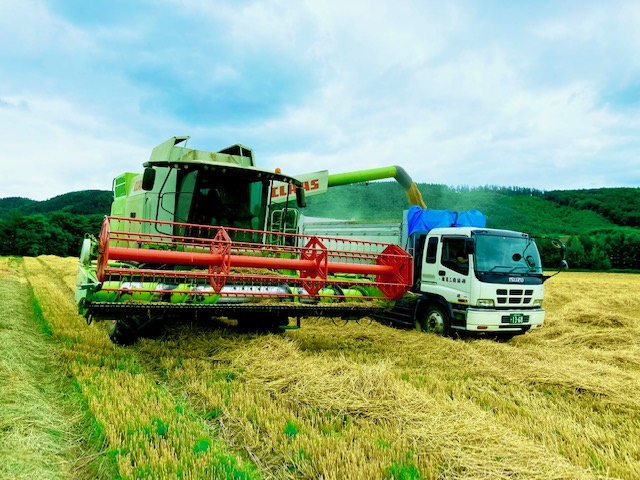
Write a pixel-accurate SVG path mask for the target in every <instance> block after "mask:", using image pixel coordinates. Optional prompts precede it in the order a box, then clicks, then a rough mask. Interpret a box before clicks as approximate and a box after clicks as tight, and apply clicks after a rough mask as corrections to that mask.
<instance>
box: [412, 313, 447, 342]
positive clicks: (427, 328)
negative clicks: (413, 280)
mask: <svg viewBox="0 0 640 480" xmlns="http://www.w3.org/2000/svg"><path fill="white" fill-rule="evenodd" d="M415 326H416V330H418V331H419V332H427V333H435V334H436V335H441V336H443V337H447V336H449V315H448V314H447V313H446V312H445V311H444V309H443V308H441V307H439V306H436V305H429V306H427V308H426V309H424V310H423V312H422V314H420V315H419V316H418V318H417V319H416V321H415Z"/></svg>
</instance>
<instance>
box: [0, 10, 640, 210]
mask: <svg viewBox="0 0 640 480" xmlns="http://www.w3.org/2000/svg"><path fill="white" fill-rule="evenodd" d="M0 8H2V10H3V14H2V15H0V41H2V43H3V45H10V47H9V48H7V49H5V50H4V52H0V72H1V73H2V75H0V128H2V129H3V133H5V136H6V138H8V139H11V140H10V141H9V142H5V144H6V147H5V148H3V153H2V154H1V155H2V157H0V161H1V162H2V163H3V165H8V166H10V167H11V168H9V169H8V171H9V173H8V174H7V176H5V179H3V180H0V182H2V183H0V197H3V196H13V195H19V196H29V197H32V198H38V199H42V198H46V197H48V196H52V195H56V194H60V193H65V192H67V191H71V190H77V189H84V188H109V187H110V184H111V178H112V177H113V176H114V175H116V174H118V173H121V172H122V171H125V170H134V171H136V170H139V169H140V168H141V163H142V162H143V161H144V160H146V158H147V157H148V155H149V152H150V150H151V148H152V147H153V146H155V145H156V144H159V143H161V142H162V141H164V140H166V138H168V137H170V136H172V135H183V134H186V135H191V136H192V141H191V146H193V147H194V148H202V149H211V150H214V149H217V148H222V147H225V146H227V145H229V144H232V143H236V142H238V143H243V144H245V145H248V146H250V147H252V148H254V150H255V154H256V157H257V159H258V163H259V164H260V165H262V166H265V167H267V168H273V167H276V166H279V167H282V168H283V170H284V171H286V172H289V173H303V172H306V171H314V170H318V169H320V168H328V169H329V170H330V171H332V172H344V171H348V170H357V169H365V168H372V167H376V166H383V165H392V164H398V165H402V166H403V167H405V168H406V169H407V171H408V172H409V173H410V174H411V175H412V176H413V177H414V178H415V179H416V180H418V181H422V182H434V183H447V184H461V183H466V184H471V185H483V184H498V185H521V186H532V187H538V188H562V187H563V186H566V187H567V188H569V187H579V186H581V185H582V186H589V187H592V186H594V184H595V186H598V185H601V186H611V185H616V184H618V185H624V184H627V185H628V184H633V182H634V181H635V182H637V183H640V172H639V171H638V168H639V167H637V166H636V165H638V164H640V162H636V157H637V154H636V152H638V151H639V150H640V139H638V137H637V135H636V134H635V132H636V131H637V128H638V126H640V125H639V123H640V122H639V120H638V119H639V115H638V113H639V112H638V105H635V106H634V105H623V106H620V105H616V104H614V102H611V101H608V100H607V99H606V98H607V95H610V94H611V92H612V91H613V92H616V91H618V90H620V91H627V90H625V89H629V88H630V87H629V85H631V86H633V83H632V82H633V81H634V79H637V78H638V68H639V67H640V65H639V64H638V59H639V58H640V55H638V51H639V50H640V34H639V33H638V31H639V30H638V29H637V27H636V25H637V24H638V21H639V20H640V8H639V7H638V6H637V5H636V4H635V3H634V2H629V3H624V4H622V5H621V6H620V8H617V9H613V8H609V7H606V8H605V7H600V6H599V5H598V4H593V3H587V4H586V5H583V4H582V3H579V2H569V3H567V4H564V7H563V8H562V9H560V8H558V9H546V10H545V9H535V8H532V7H525V6H522V7H521V8H523V9H525V8H528V9H529V10H528V11H529V14H524V13H522V14H521V15H520V16H518V17H515V18H512V17H509V18H506V17H507V14H506V13H505V12H504V11H503V10H502V8H501V7H496V6H495V5H494V6H489V7H487V6H486V5H485V4H481V3H479V2H471V3H469V2H435V1H434V2H421V1H410V0H399V1H397V2H380V3H378V4H377V6H376V8H372V7H371V3H370V2H366V1H364V0H358V1H353V2H344V1H343V2H338V1H328V0H307V1H303V2H294V3H291V2H285V1H284V0H270V1H266V0H265V1H256V2H252V1H245V2H208V1H204V0H171V1H170V0H166V1H165V2H162V3H157V4H155V6H154V7H144V8H152V9H154V10H152V11H142V10H140V8H143V7H138V8H135V7H131V9H132V10H131V15H130V16H129V15H127V16H125V17H122V18H124V19H122V18H121V19H120V20H119V21H111V22H109V23H101V22H99V21H95V19H93V20H92V23H90V24H82V22H81V21H79V20H77V19H69V18H66V17H64V16H63V15H62V14H60V13H58V14H54V13H52V11H51V10H50V9H49V7H48V4H47V2H45V1H44V0H41V1H38V0H26V1H24V2H7V1H2V0H0ZM510 8H512V9H517V8H519V7H517V6H512V7H510ZM538 10H539V11H538ZM636 85H637V83H636ZM227 97H231V100H233V101H231V100H229V98H227ZM217 100H219V101H217ZM620 102H622V100H621V101H620ZM239 108H244V109H245V110H246V111H243V112H242V115H240V116H234V115H236V114H237V113H238V112H237V111H234V110H233V109H236V110H237V109H239ZM252 108H254V109H255V111H251V109H252ZM227 119H231V120H229V121H227ZM239 119H240V120H239ZM634 162H635V163H634ZM605 164H606V165H607V166H608V168H603V167H602V165H605ZM18 166H20V167H21V169H22V171H21V172H20V171H19V168H18ZM27 166H28V167H27ZM25 168H29V169H30V171H29V175H24V169H25ZM5 170H7V169H6V168H5ZM14 171H16V172H19V173H14ZM622 171H624V172H626V175H621V174H620V173H618V172H622Z"/></svg>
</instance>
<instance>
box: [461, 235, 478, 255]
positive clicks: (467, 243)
mask: <svg viewBox="0 0 640 480" xmlns="http://www.w3.org/2000/svg"><path fill="white" fill-rule="evenodd" d="M464 253H465V255H473V254H474V253H476V242H475V240H474V239H473V238H465V239H464Z"/></svg>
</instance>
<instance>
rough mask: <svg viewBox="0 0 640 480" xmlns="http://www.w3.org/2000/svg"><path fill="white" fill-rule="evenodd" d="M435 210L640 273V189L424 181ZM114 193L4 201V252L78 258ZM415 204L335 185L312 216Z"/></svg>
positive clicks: (596, 265)
mask: <svg viewBox="0 0 640 480" xmlns="http://www.w3.org/2000/svg"><path fill="white" fill-rule="evenodd" d="M418 187H419V190H420V192H421V193H422V196H423V198H424V200H425V202H426V204H427V206H428V208H432V209H439V210H443V209H448V210H454V211H466V210H471V209H476V210H480V211H481V212H482V213H484V214H485V215H487V226H489V227H492V228H503V229H508V230H517V231H524V232H528V233H531V234H534V235H538V236H547V237H549V236H552V237H559V238H561V239H562V240H563V241H565V243H566V245H567V260H568V261H569V263H570V268H578V269H593V270H610V269H632V270H640V188H603V189H594V190H562V191H549V192H544V191H541V190H536V189H532V188H523V187H500V186H492V185H490V186H484V187H468V186H454V187H449V186H446V185H440V184H419V185H418ZM111 200H112V193H111V192H110V191H103V190H88V191H82V192H72V193H68V194H65V195H60V196H58V197H55V198H52V199H50V200H47V201H43V202H37V201H34V200H29V199H25V198H16V197H13V198H4V199H0V255H19V256H36V255H42V254H51V255H59V256H77V255H78V254H79V252H80V246H81V243H82V239H83V238H84V235H85V234H86V233H89V234H93V235H96V236H97V235H98V233H99V231H100V225H101V224H102V220H103V217H104V215H107V214H108V213H109V210H110V204H111ZM407 207H408V204H407V199H406V197H405V194H404V191H403V189H402V188H401V187H400V186H399V185H398V184H397V183H396V182H371V183H368V184H366V183H361V184H356V185H347V186H341V187H334V188H330V189H329V191H328V192H327V193H326V194H323V195H317V196H312V197H309V198H308V207H307V208H306V209H305V210H304V212H303V213H304V214H305V215H308V216H318V217H329V218H342V219H354V220H400V219H401V218H402V212H403V211H404V210H406V209H407ZM538 243H539V246H540V249H541V252H542V254H543V260H544V263H545V266H547V267H550V268H552V267H555V266H556V265H557V263H558V260H557V250H555V249H553V248H552V247H550V246H549V244H548V242H545V241H543V240H541V241H539V242H538Z"/></svg>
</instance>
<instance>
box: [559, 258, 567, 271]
mask: <svg viewBox="0 0 640 480" xmlns="http://www.w3.org/2000/svg"><path fill="white" fill-rule="evenodd" d="M568 269H569V264H568V263H567V261H566V260H561V261H560V270H568Z"/></svg>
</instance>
